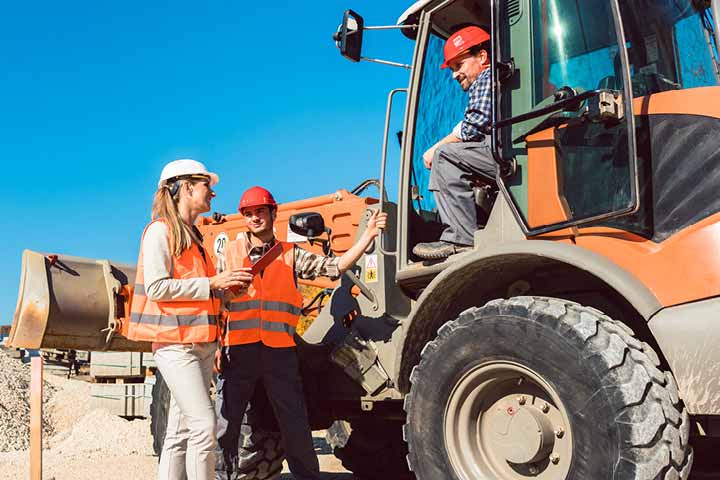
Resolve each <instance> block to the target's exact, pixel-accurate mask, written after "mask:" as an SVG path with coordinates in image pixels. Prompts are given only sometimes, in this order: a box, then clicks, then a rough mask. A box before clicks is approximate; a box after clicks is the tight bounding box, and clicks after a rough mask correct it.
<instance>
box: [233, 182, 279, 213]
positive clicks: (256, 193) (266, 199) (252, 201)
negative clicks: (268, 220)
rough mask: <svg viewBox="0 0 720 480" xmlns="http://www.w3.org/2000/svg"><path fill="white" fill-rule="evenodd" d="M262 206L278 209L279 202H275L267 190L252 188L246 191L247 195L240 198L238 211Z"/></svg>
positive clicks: (244, 194)
mask: <svg viewBox="0 0 720 480" xmlns="http://www.w3.org/2000/svg"><path fill="white" fill-rule="evenodd" d="M261 205H268V206H270V207H277V202H275V199H274V198H273V196H272V193H270V192H269V191H267V190H266V189H264V188H262V187H250V188H248V189H247V190H245V193H243V194H242V197H240V205H238V211H240V212H242V209H243V208H248V207H259V206H261Z"/></svg>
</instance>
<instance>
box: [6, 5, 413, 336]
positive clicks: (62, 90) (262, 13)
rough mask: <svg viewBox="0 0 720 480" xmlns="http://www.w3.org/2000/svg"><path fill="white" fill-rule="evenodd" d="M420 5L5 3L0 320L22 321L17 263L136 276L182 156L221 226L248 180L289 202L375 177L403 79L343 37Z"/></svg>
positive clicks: (390, 49)
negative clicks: (349, 25) (69, 263)
mask: <svg viewBox="0 0 720 480" xmlns="http://www.w3.org/2000/svg"><path fill="white" fill-rule="evenodd" d="M411 3H412V2H410V1H397V0H386V1H382V2H380V1H364V2H363V1H355V2H354V3H344V2H343V1H341V2H337V1H318V0H316V1H312V2H282V1H280V2H278V1H275V2H240V1H234V2H231V1H227V0H217V1H213V2H189V1H188V2H186V1H172V2H170V1H153V2H147V1H144V2H140V1H134V0H131V1H126V2H117V1H107V0H105V1H103V0H99V1H93V2H90V1H84V2H79V1H73V0H70V1H68V2H50V1H46V0H41V1H37V2H10V3H6V4H5V5H4V6H3V9H2V15H0V52H1V57H0V58H2V69H3V72H2V75H0V100H1V103H0V105H1V107H0V109H1V110H0V111H1V112H2V115H1V116H0V145H1V146H2V153H1V155H2V159H1V161H2V166H3V170H4V174H5V175H4V182H3V183H4V187H3V194H4V195H3V196H4V198H5V199H6V200H8V202H6V206H8V207H9V208H8V210H6V212H5V214H4V215H3V216H2V219H0V228H1V229H2V231H3V232H4V238H3V241H2V242H1V243H0V259H1V260H2V263H3V269H2V273H1V274H0V324H5V323H11V321H12V315H13V312H14V309H15V302H16V299H17V290H18V281H19V277H20V260H21V254H22V250H23V249H26V248H28V249H31V250H36V251H41V252H48V253H62V254H68V255H74V256H81V257H90V258H109V259H112V260H116V261H120V262H125V263H134V262H135V261H136V257H137V249H138V243H139V236H140V233H141V232H142V228H143V227H144V225H145V224H146V223H147V221H148V219H149V211H150V204H151V199H152V195H153V192H154V187H155V185H156V182H157V177H158V175H159V172H160V170H161V169H162V166H163V165H164V164H165V163H166V162H168V161H170V160H173V159H175V158H182V157H192V158H196V159H198V160H200V161H203V162H204V163H205V164H206V165H208V167H209V168H211V169H212V170H214V171H217V172H218V173H219V174H220V176H221V183H220V184H219V185H218V186H217V188H216V191H217V193H218V196H217V198H216V199H215V200H214V201H213V210H215V211H220V212H231V211H234V210H235V208H236V205H237V201H238V199H239V195H240V193H241V192H242V191H243V190H244V189H245V188H247V187H249V186H251V185H254V184H262V185H265V186H267V187H268V188H269V189H271V190H272V191H273V192H274V193H275V194H276V198H278V200H279V201H288V200H295V199H299V198H305V197H309V196H315V195H321V194H324V193H329V192H332V191H335V190H337V189H338V188H348V189H349V188H352V187H354V186H355V185H356V184H358V183H360V182H361V181H362V180H364V179H366V178H371V177H378V176H379V163H380V154H381V143H382V130H383V121H384V115H385V102H386V97H387V92H388V91H389V90H390V89H391V88H395V87H402V86H407V82H408V78H409V77H408V73H407V71H405V70H404V69H400V68H393V67H388V66H382V65H376V64H371V63H368V62H361V63H359V64H354V63H351V62H349V61H347V60H345V59H344V58H342V57H341V56H340V55H339V53H338V51H337V49H336V48H335V45H334V43H333V42H332V40H331V36H332V33H333V32H334V30H335V29H336V27H337V25H338V23H339V22H340V20H341V17H342V13H343V11H344V9H345V8H352V9H354V10H356V11H358V12H359V13H361V14H362V15H363V16H364V18H365V21H366V24H368V25H384V24H393V23H394V22H395V20H396V19H397V17H398V16H399V15H400V14H401V13H402V12H403V11H404V10H405V8H406V7H407V6H408V5H409V4H411ZM413 46H414V45H413V42H411V41H409V40H407V39H406V38H405V37H403V36H402V34H401V33H400V32H399V31H396V30H393V31H379V32H366V36H365V44H364V50H363V53H364V54H365V55H368V56H372V57H379V58H385V59H391V60H400V61H404V62H407V63H409V62H410V61H411V56H412V49H413ZM401 103H402V102H401ZM398 110H399V114H398V115H396V117H397V120H396V123H397V125H399V124H400V120H401V117H402V115H401V113H402V104H401V105H399V108H398ZM396 129H399V127H394V129H393V131H394V130H396ZM398 153H399V151H398V148H397V147H396V146H395V145H394V144H393V145H392V148H391V150H390V155H391V157H390V159H391V160H390V163H391V165H392V164H395V165H396V164H397V163H396V162H397V157H398ZM391 170H392V168H391ZM391 182H396V176H393V177H392V179H391ZM390 186H391V187H395V184H392V185H390Z"/></svg>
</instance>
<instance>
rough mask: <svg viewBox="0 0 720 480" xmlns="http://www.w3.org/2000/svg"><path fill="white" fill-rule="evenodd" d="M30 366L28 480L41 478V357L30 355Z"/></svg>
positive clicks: (39, 479)
mask: <svg viewBox="0 0 720 480" xmlns="http://www.w3.org/2000/svg"><path fill="white" fill-rule="evenodd" d="M30 367H31V368H30V370H31V373H30V480H42V394H43V359H42V357H41V356H37V357H32V359H31V360H30Z"/></svg>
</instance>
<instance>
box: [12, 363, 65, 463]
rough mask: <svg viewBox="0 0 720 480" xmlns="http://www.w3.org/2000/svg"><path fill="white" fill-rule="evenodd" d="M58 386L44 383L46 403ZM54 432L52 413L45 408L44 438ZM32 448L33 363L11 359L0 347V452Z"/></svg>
mask: <svg viewBox="0 0 720 480" xmlns="http://www.w3.org/2000/svg"><path fill="white" fill-rule="evenodd" d="M54 392H55V387H53V386H52V385H51V384H49V383H48V382H47V381H46V382H44V384H43V403H44V404H47V402H48V401H50V399H51V398H52V396H53V394H54ZM52 433H53V428H52V425H51V422H50V413H49V412H48V411H47V409H43V438H44V439H48V438H49V437H50V435H52ZM29 447H30V365H29V364H23V363H21V362H20V360H17V359H14V358H10V357H9V356H8V355H7V353H6V352H5V351H4V350H0V452H8V451H12V450H25V449H27V448H29Z"/></svg>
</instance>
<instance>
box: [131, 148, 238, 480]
mask: <svg viewBox="0 0 720 480" xmlns="http://www.w3.org/2000/svg"><path fill="white" fill-rule="evenodd" d="M217 182H218V176H217V175H216V174H214V173H212V172H209V171H208V170H207V168H205V165H203V164H202V163H200V162H197V161H195V160H189V159H183V160H175V161H173V162H170V163H168V164H167V165H166V166H165V168H163V170H162V173H161V174H160V181H159V182H158V190H157V192H156V193H155V199H154V201H153V206H152V222H150V224H149V225H148V226H147V227H146V228H145V231H144V233H143V236H142V241H141V246H140V256H139V259H138V264H137V276H136V279H135V290H134V293H133V300H132V307H131V310H132V312H131V319H130V325H129V331H128V338H130V339H131V340H140V341H149V342H153V353H154V356H155V362H156V364H157V366H158V369H159V371H160V374H161V375H162V378H163V379H164V380H165V382H166V383H167V385H168V387H169V389H170V393H171V399H170V411H169V413H168V422H167V431H166V435H165V440H164V443H163V449H162V453H161V455H160V465H159V467H158V479H159V480H175V479H177V480H179V479H184V478H187V479H188V480H210V479H213V478H214V469H215V448H216V447H215V443H216V439H215V412H214V409H213V404H212V402H211V399H210V394H209V387H210V382H211V377H212V366H213V357H214V353H215V348H216V343H215V341H216V339H217V336H218V326H217V317H218V313H219V312H218V308H219V301H217V300H216V295H215V294H214V293H213V291H214V290H223V289H226V288H230V287H240V288H243V287H246V286H247V285H248V283H249V282H250V281H252V276H251V275H250V274H249V273H247V272H245V271H241V270H235V271H225V272H223V273H220V274H216V273H215V268H214V266H213V265H212V262H210V259H209V256H208V254H207V253H206V252H205V250H204V248H203V245H202V237H201V234H200V231H199V230H198V229H197V227H196V226H195V220H196V219H197V217H198V215H200V214H201V213H205V212H208V211H210V202H211V201H212V198H213V197H214V196H215V192H213V190H212V188H211V187H212V186H213V185H215V184H216V183H217Z"/></svg>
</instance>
